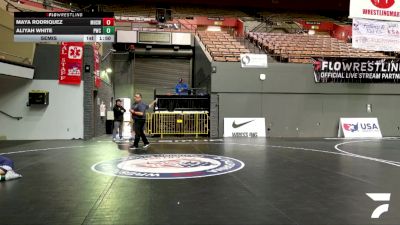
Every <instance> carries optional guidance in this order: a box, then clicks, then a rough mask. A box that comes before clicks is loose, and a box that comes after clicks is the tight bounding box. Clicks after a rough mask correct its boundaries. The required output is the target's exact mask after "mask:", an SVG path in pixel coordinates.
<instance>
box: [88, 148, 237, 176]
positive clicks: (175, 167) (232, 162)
mask: <svg viewBox="0 0 400 225" xmlns="http://www.w3.org/2000/svg"><path fill="white" fill-rule="evenodd" d="M243 167H244V163H243V162H242V161H240V160H237V159H233V158H229V157H224V156H217V155H206V154H151V155H134V156H129V157H124V158H119V159H114V160H109V161H103V162H100V163H97V164H95V165H93V166H92V170H93V171H96V172H99V173H102V174H106V175H111V176H119V177H126V178H138V179H187V178H201V177H209V176H217V175H222V174H226V173H232V172H235V171H238V170H240V169H242V168H243Z"/></svg>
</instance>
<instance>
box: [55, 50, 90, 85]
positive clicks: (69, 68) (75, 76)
mask: <svg viewBox="0 0 400 225" xmlns="http://www.w3.org/2000/svg"><path fill="white" fill-rule="evenodd" d="M83 45H84V43H83V42H62V43H61V46H60V70H59V73H58V75H59V76H58V81H59V83H60V84H77V85H79V84H80V83H81V78H82V59H83Z"/></svg>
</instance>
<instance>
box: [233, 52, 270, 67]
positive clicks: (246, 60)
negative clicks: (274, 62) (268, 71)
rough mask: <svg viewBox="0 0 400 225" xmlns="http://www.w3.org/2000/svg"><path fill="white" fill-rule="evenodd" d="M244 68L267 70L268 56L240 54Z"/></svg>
mask: <svg viewBox="0 0 400 225" xmlns="http://www.w3.org/2000/svg"><path fill="white" fill-rule="evenodd" d="M240 63H241V65H242V68H267V67H268V56H267V55H266V54H240Z"/></svg>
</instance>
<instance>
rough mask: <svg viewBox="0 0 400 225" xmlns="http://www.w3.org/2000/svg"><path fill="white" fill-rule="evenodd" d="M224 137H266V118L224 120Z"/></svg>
mask: <svg viewBox="0 0 400 225" xmlns="http://www.w3.org/2000/svg"><path fill="white" fill-rule="evenodd" d="M224 137H247V138H256V137H266V132H265V118H224Z"/></svg>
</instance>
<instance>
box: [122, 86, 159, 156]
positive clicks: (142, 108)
mask: <svg viewBox="0 0 400 225" xmlns="http://www.w3.org/2000/svg"><path fill="white" fill-rule="evenodd" d="M134 101H135V103H134V104H133V106H132V108H131V109H130V110H129V111H130V112H131V113H132V117H133V121H134V130H135V140H134V141H133V145H132V146H131V147H130V148H131V149H138V148H139V141H140V138H142V141H143V143H144V146H143V149H147V148H148V147H149V145H150V143H149V141H148V140H147V137H146V134H145V133H144V126H145V124H146V111H147V110H148V109H149V108H152V107H153V106H154V104H155V103H156V102H157V99H156V100H155V101H153V102H152V103H150V104H149V105H147V104H145V103H143V102H142V94H140V93H136V94H135V97H134Z"/></svg>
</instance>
